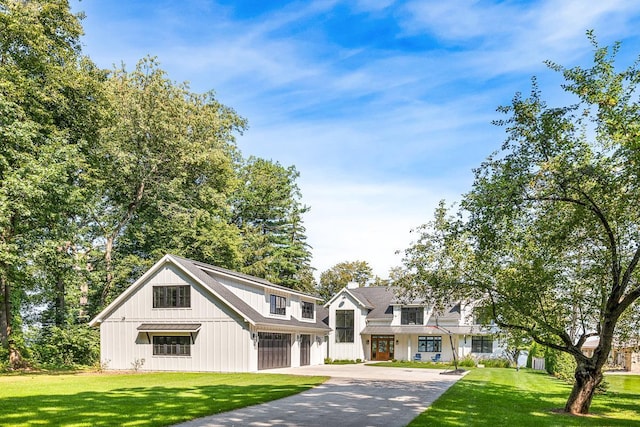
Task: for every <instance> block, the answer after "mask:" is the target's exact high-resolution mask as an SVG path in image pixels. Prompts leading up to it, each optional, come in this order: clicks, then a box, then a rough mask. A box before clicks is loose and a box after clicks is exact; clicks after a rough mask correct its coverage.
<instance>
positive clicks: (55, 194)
mask: <svg viewBox="0 0 640 427" xmlns="http://www.w3.org/2000/svg"><path fill="white" fill-rule="evenodd" d="M81 34H82V27H81V26H80V22H79V17H78V16H75V15H73V14H71V13H70V11H69V5H68V4H67V2H66V1H65V0H39V1H35V0H34V1H12V0H4V1H1V2H0V82H2V87H1V88H0V133H1V137H0V344H1V345H2V347H3V348H4V349H6V350H7V351H8V354H9V363H10V366H11V367H19V366H20V365H22V357H21V354H20V345H19V341H20V340H21V338H20V334H21V328H20V325H19V323H20V314H21V311H20V309H21V305H22V304H23V302H24V300H25V296H26V295H27V291H29V290H30V287H32V286H34V284H35V282H36V280H35V279H36V278H37V276H34V274H33V273H34V272H33V263H32V262H30V258H31V255H32V253H33V251H34V250H35V248H36V247H37V246H38V244H39V243H40V242H41V241H42V239H43V238H45V237H47V236H48V237H50V236H53V235H58V236H59V235H60V230H59V229H58V230H54V229H57V228H58V227H59V226H60V225H61V223H62V222H63V221H62V220H61V219H60V220H58V219H56V216H57V212H58V211H59V210H60V209H62V210H64V209H67V208H69V206H71V205H73V197H74V186H75V183H76V182H77V180H78V176H79V171H80V170H81V169H82V167H81V159H82V156H81V153H82V152H83V149H84V147H85V144H86V142H87V137H88V135H90V133H91V132H92V131H94V130H95V126H94V124H95V120H94V118H95V116H96V115H98V109H97V108H96V106H95V105H96V103H97V99H96V97H94V96H92V95H94V94H93V92H92V89H93V88H94V87H95V85H96V82H97V81H99V76H100V73H99V72H97V71H96V69H95V67H94V66H93V64H92V63H91V62H90V61H89V60H88V59H86V58H82V57H81V55H80V44H79V37H80V35H81ZM95 95H97V94H95Z"/></svg>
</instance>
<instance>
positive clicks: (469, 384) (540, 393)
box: [410, 373, 640, 426]
mask: <svg viewBox="0 0 640 427" xmlns="http://www.w3.org/2000/svg"><path fill="white" fill-rule="evenodd" d="M529 375H535V373H531V374H529ZM540 375H546V374H543V373H540ZM570 391H571V387H570V386H569V385H566V386H565V385H564V384H562V386H561V387H560V388H559V389H558V388H557V387H553V389H549V390H536V391H527V390H522V389H519V388H518V387H517V385H515V386H510V385H503V384H495V383H491V382H488V381H485V380H478V379H468V380H466V381H460V382H458V383H457V384H456V385H455V387H453V388H451V389H449V390H448V391H447V392H446V393H445V394H444V395H443V400H445V401H446V402H447V404H446V407H443V408H440V405H437V404H436V405H434V406H433V407H431V408H429V410H428V411H427V412H425V413H423V414H422V415H421V416H420V417H418V418H416V419H415V420H414V422H413V423H411V424H410V425H411V426H420V425H440V426H461V425H464V426H509V425H511V426H560V425H561V426H631V425H638V426H640V422H638V421H636V420H630V419H627V418H624V416H622V415H620V416H618V415H617V414H616V413H615V411H629V412H635V413H637V410H638V405H637V395H633V394H627V393H611V394H610V395H609V396H607V395H597V396H595V398H594V402H593V404H592V407H591V409H592V413H591V414H590V415H588V416H573V415H569V414H565V413H562V412H558V411H557V410H559V409H562V408H563V407H564V405H565V403H566V400H567V398H568V397H569V393H570ZM602 414H606V415H605V416H603V415H602Z"/></svg>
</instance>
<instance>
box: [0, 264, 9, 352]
mask: <svg viewBox="0 0 640 427" xmlns="http://www.w3.org/2000/svg"><path fill="white" fill-rule="evenodd" d="M10 296H11V292H10V289H9V283H8V281H7V278H6V276H5V270H3V269H2V267H0V345H2V347H4V348H7V349H8V348H9V336H10V334H11V299H10Z"/></svg>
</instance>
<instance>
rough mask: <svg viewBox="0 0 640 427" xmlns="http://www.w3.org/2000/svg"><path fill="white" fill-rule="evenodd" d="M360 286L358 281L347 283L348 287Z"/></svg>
mask: <svg viewBox="0 0 640 427" xmlns="http://www.w3.org/2000/svg"><path fill="white" fill-rule="evenodd" d="M359 287H360V284H359V283H358V282H349V283H347V289H357V288H359Z"/></svg>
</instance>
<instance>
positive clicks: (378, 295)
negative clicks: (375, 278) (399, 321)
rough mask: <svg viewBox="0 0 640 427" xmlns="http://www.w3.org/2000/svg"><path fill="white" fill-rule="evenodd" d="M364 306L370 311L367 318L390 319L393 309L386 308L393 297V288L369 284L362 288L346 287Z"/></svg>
mask: <svg viewBox="0 0 640 427" xmlns="http://www.w3.org/2000/svg"><path fill="white" fill-rule="evenodd" d="M347 290H348V291H349V292H351V293H352V294H353V296H355V297H356V298H357V299H358V300H359V301H360V302H361V303H362V304H363V305H364V306H365V307H367V308H369V309H370V310H371V311H370V312H369V314H368V315H367V319H390V318H392V317H393V310H389V309H388V308H389V307H390V306H391V303H392V302H393V300H394V297H395V288H392V287H388V286H370V287H363V288H354V289H347Z"/></svg>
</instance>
